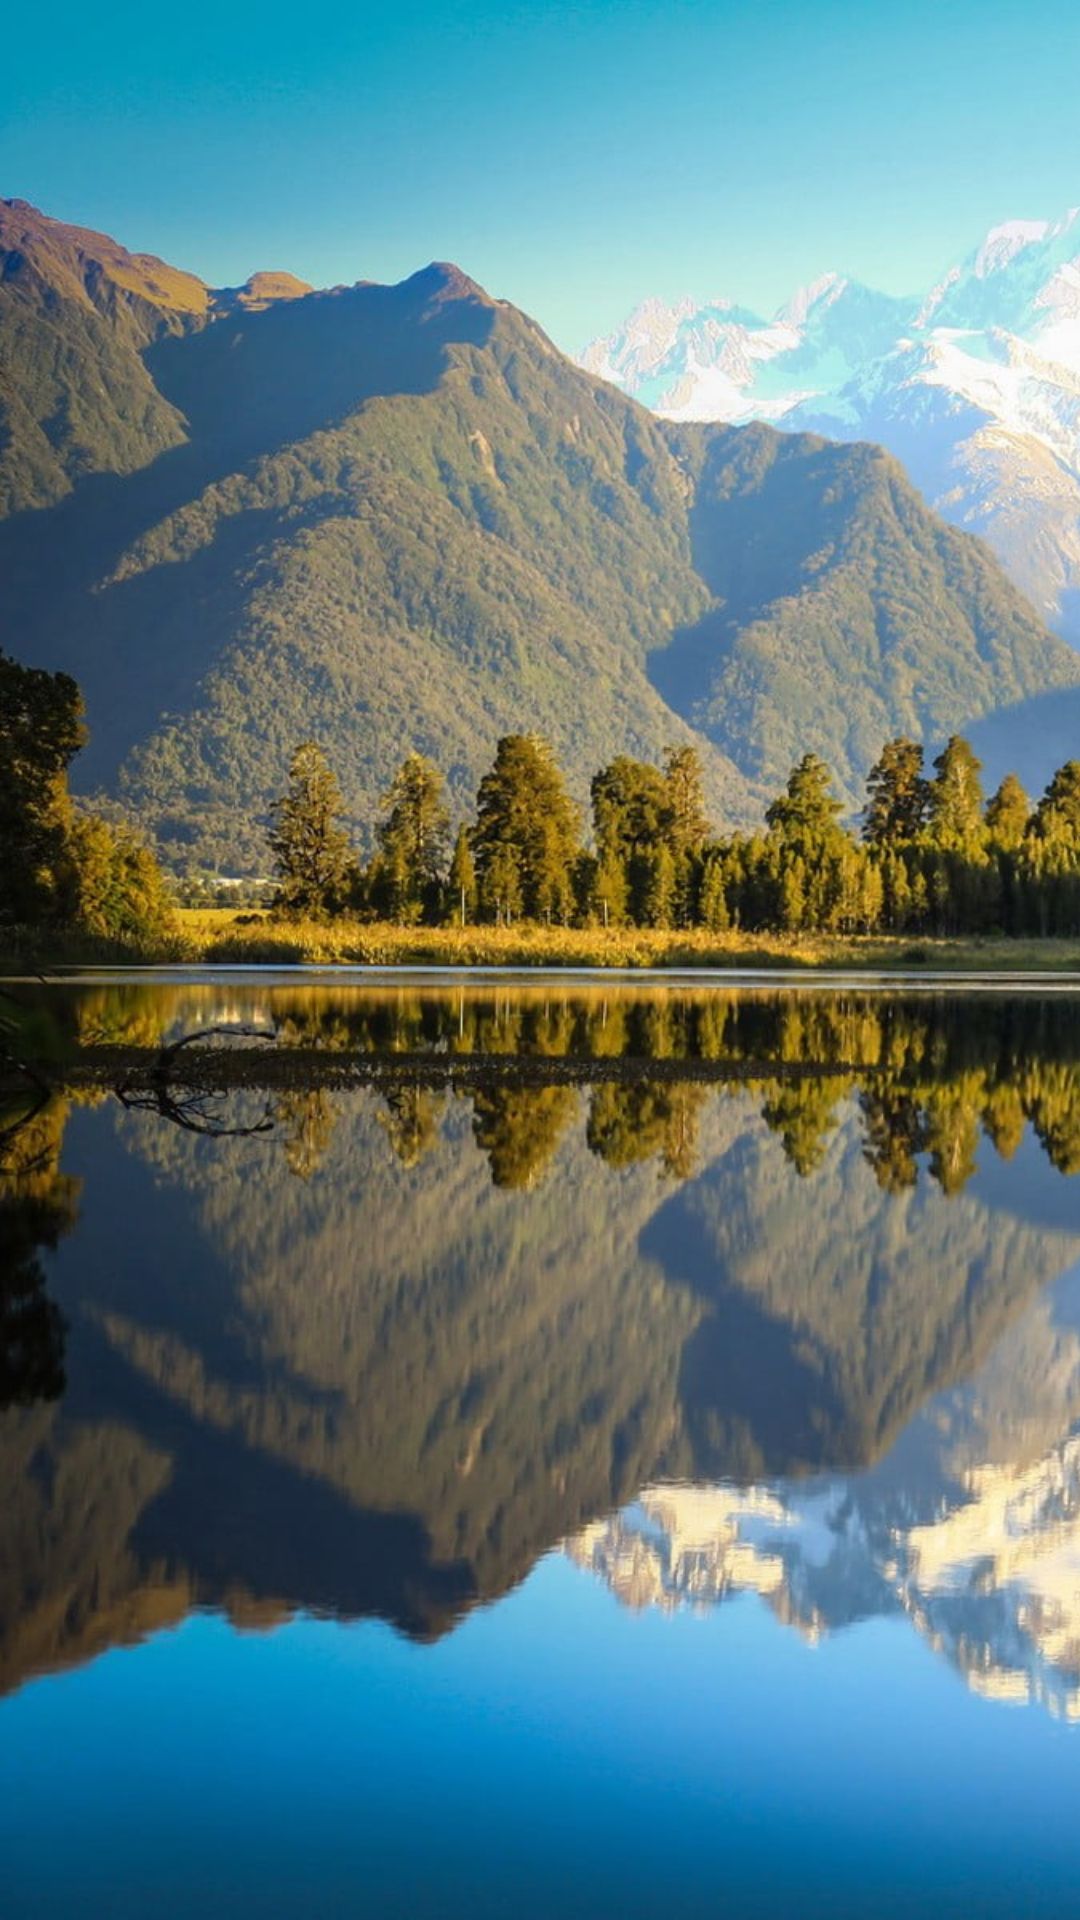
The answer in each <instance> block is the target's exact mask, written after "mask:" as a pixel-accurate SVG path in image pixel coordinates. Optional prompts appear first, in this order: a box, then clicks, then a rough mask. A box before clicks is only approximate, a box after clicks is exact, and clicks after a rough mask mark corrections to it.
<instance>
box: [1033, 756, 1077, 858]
mask: <svg viewBox="0 0 1080 1920" xmlns="http://www.w3.org/2000/svg"><path fill="white" fill-rule="evenodd" d="M1034 828H1035V832H1036V833H1037V834H1038V835H1039V837H1040V838H1041V839H1043V840H1051V839H1054V838H1057V837H1059V836H1061V835H1062V834H1063V833H1073V834H1080V760H1066V762H1065V765H1064V766H1063V767H1059V768H1058V770H1057V772H1056V773H1055V775H1054V777H1053V779H1052V780H1051V782H1050V785H1049V786H1048V787H1047V789H1046V792H1045V793H1044V794H1043V797H1042V799H1041V800H1040V801H1039V804H1038V806H1037V808H1036V810H1035V820H1034Z"/></svg>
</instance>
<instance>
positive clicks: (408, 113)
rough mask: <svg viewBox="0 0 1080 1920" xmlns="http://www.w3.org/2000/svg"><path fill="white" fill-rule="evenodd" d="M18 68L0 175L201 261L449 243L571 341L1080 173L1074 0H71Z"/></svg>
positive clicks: (775, 299) (834, 259)
mask: <svg viewBox="0 0 1080 1920" xmlns="http://www.w3.org/2000/svg"><path fill="white" fill-rule="evenodd" d="M3 67H4V71H3V80H2V84H0V193H4V194H7V195H11V196H21V197H23V198H25V199H29V200H33V201H34V202H36V203H37V204H38V205H40V206H42V207H44V208H45V210H46V211H48V212H51V213H55V214H57V215H59V216H61V217H64V218H67V219H70V220H74V221H78V222H80V223H82V224H85V225H90V226H98V227H101V228H104V229H105V230H106V231H108V232H111V233H113V234H115V236H116V237H117V238H118V239H121V240H123V241H124V242H125V244H127V245H128V246H130V247H132V248H135V249H142V250H145V251H150V252H156V253H160V254H162V255H164V256H165V257H166V258H168V259H171V260H173V261H174V262H175V263H176V264H177V265H180V266H186V267H189V268H191V269H192V270H194V271H195V272H197V273H200V274H202V275H203V277H204V278H205V279H207V280H209V281H211V282H213V283H214V284H228V283H233V282H236V281H239V280H243V279H245V278H246V277H247V275H248V274H249V273H250V272H251V271H253V270H254V269H255V268H259V267H286V268H290V269H291V270H292V271H294V272H296V273H299V274H301V275H302V276H303V277H304V278H306V279H308V280H311V281H313V282H315V283H317V284H319V285H326V284H333V283H336V282H338V281H351V280H356V279H360V278H367V279H378V280H388V279H399V278H401V277H402V275H404V274H406V273H408V272H411V271H412V270H413V269H414V268H415V267H417V266H420V265H423V264H424V263H425V262H426V261H428V260H429V259H433V258H437V259H453V260H456V261H457V262H458V263H459V264H460V265H461V266H463V267H465V268H466V270H467V271H468V272H470V273H471V274H472V275H473V276H474V278H476V279H478V280H480V281H482V282H483V283H484V284H485V285H486V286H487V287H488V288H489V289H490V291H491V292H493V293H496V294H501V295H504V296H506V297H507V298H510V299H513V300H515V301H517V302H518V304H519V305H521V306H524V307H525V308H527V309H528V310H529V311H530V312H532V313H533V314H535V316H536V317H537V318H538V319H539V320H540V321H541V322H542V323H543V324H544V325H545V326H546V327H547V328H548V329H549V331H550V332H551V333H552V334H553V335H554V337H555V338H556V340H558V342H559V343H560V344H561V345H563V346H565V347H567V348H570V349H573V348H576V347H578V346H580V345H582V344H583V343H584V341H585V340H586V339H587V338H588V337H589V336H590V335H592V334H593V333H595V332H598V331H601V330H604V329H606V328H608V327H609V326H611V325H613V324H614V323H615V322H616V321H617V320H619V319H621V318H622V317H623V315H624V313H625V311H626V310H627V308H628V307H629V306H630V305H631V304H632V303H633V302H634V301H635V300H636V299H637V298H638V297H639V296H640V295H642V294H643V293H646V292H656V293H660V294H663V295H666V296H670V295H673V294H676V293H679V292H691V293H695V294H698V295H706V294H719V293H726V294H728V295H730V296H733V297H737V298H738V299H740V300H741V301H743V302H745V303H746V304H749V305H753V306H757V307H759V308H761V309H765V310H772V309H773V308H774V307H775V306H776V305H778V304H779V302H780V301H782V300H783V299H785V298H786V297H787V295H788V294H789V293H790V292H791V290H792V289H793V287H794V286H795V285H797V284H798V283H800V282H802V281H805V280H807V279H811V278H813V277H815V276H816V275H817V274H818V273H819V272H821V271H823V270H824V269H826V268H829V267H835V268H838V269H840V270H841V271H844V272H848V273H853V274H855V275H856V276H858V277H860V278H862V279H866V280H868V281H870V282H872V283H874V284H876V285H878V286H880V287H883V288H886V289H888V290H890V291H894V292H907V291H910V290H912V289H914V288H918V287H921V286H923V285H924V284H926V283H928V282H929V281H931V280H933V279H934V278H936V276H937V275H938V273H939V272H940V271H941V269H942V268H943V267H944V266H946V265H947V264H949V262H950V261H951V260H952V259H954V258H955V257H958V256H961V255H963V254H964V253H966V252H967V251H968V250H969V248H970V247H972V246H973V245H975V244H976V242H977V241H978V239H979V238H980V237H981V235H982V233H983V231H984V230H985V229H986V228H987V227H988V226H990V225H992V224H994V223H996V222H997V221H999V220H1002V219H1007V218H1016V217H1049V216H1054V215H1057V214H1059V213H1061V212H1063V211H1064V209H1065V208H1066V207H1067V206H1069V205H1074V204H1076V203H1077V202H1078V201H1080V108H1078V103H1080V6H1078V5H1077V4H1076V0H1023V3H1021V0H981V4H979V3H978V0H934V3H933V4H930V3H929V0H905V4H903V5H889V4H884V0H859V3H856V0H815V3H814V4H810V3H809V0H801V3H795V0H757V3H756V4H752V3H751V0H579V4H576V5H568V4H548V3H547V0H532V4H523V0H474V4H467V3H466V0H442V3H437V0H412V4H409V3H408V0H400V3H399V4H397V5H393V6H391V5H382V4H373V3H372V0H353V3H352V4H343V3H342V0H320V3H319V4H311V5H307V6H304V5H303V4H298V3H297V0H288V4H285V0H263V3H262V4H261V5H255V4H252V0H213V3H212V4H211V3H210V0H186V3H185V4H183V5H179V6H173V7H168V8H164V7H157V6H148V5H146V4H145V0H139V3H138V4H137V5H133V4H131V0H98V4H96V5H94V4H91V0H81V3H80V4H78V5H73V4H71V0H59V4H58V5H54V6H44V5H41V4H38V5H23V6H21V7H17V8H12V10H11V13H10V15H9V18H8V20H7V23H6V26H5V29H4V40H3Z"/></svg>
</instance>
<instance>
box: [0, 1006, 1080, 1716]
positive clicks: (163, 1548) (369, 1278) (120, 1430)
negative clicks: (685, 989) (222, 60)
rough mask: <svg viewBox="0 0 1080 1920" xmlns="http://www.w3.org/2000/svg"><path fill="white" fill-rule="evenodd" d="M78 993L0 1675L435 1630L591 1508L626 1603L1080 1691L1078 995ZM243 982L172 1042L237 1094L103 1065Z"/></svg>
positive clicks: (27, 1396) (1032, 1685)
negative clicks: (908, 1651)
mask: <svg viewBox="0 0 1080 1920" xmlns="http://www.w3.org/2000/svg"><path fill="white" fill-rule="evenodd" d="M51 1005H52V1013H51V1017H52V1019H53V1020H54V1022H55V1025H56V1029H57V1034H58V1042H57V1047H58V1052H59V1053H61V1054H63V1052H64V1048H65V1047H66V1048H67V1060H68V1068H67V1072H68V1091H67V1094H66V1095H65V1096H64V1097H63V1098H58V1099H56V1100H55V1101H53V1102H52V1104H51V1105H50V1106H49V1107H48V1108H47V1109H46V1110H44V1111H39V1112H37V1113H34V1114H29V1115H24V1116H22V1118H21V1119H18V1117H16V1121H15V1122H13V1124H12V1127H11V1128H10V1129H9V1130H8V1133H7V1134H6V1136H5V1146H4V1156H5V1157H4V1161H3V1165H2V1169H0V1219H2V1222H3V1226H4V1268H3V1273H4V1280H3V1289H4V1290H3V1294H2V1296H0V1298H2V1301H3V1311H4V1315H5V1319H4V1334H3V1337H4V1345H3V1348H2V1354H3V1367H4V1373H3V1385H4V1392H5V1394H6V1398H7V1400H8V1401H11V1402H15V1403H16V1404H13V1405H10V1406H9V1407H8V1410H7V1412H6V1413H5V1414H4V1415H3V1418H2V1419H0V1472H2V1473H3V1481H4V1485H5V1487H6V1488H8V1489H9V1490H10V1497H9V1498H8V1500H7V1502H6V1504H5V1509H4V1512H3V1514H2V1515H0V1685H3V1686H5V1687H8V1688H10V1687H14V1686H17V1685H18V1684H19V1683H20V1682H21V1681H22V1680H24V1679H25V1678H27V1677H28V1676H29V1675H31V1674H33V1673H34V1672H39V1671H42V1670H44V1669H48V1668H51V1667H55V1666H59V1665H63V1664H67V1663H70V1662H73V1661H79V1660H83V1659H86V1658H88V1657H89V1656H91V1655H93V1654H94V1653H95V1652H97V1651H98V1650H99V1649H101V1648H104V1647H107V1646H110V1645H113V1644H116V1643H120V1642H124V1641H128V1640H131V1639H135V1638H138V1637H139V1636H140V1635H142V1634H143V1633H145V1632H146V1631H148V1630H150V1629H152V1628H154V1627H156V1626H158V1625H160V1624H161V1623H162V1622H164V1621H166V1620H171V1619H176V1618H179V1617H182V1616H183V1614H184V1613H186V1612H187V1611H188V1610H190V1609H191V1608H193V1607H204V1606H212V1607H217V1608H222V1609H224V1610H225V1611H226V1612H227V1613H228V1614H229V1615H230V1617H231V1618H233V1619H234V1620H235V1621H237V1622H239V1623H241V1624H247V1623H253V1624H265V1623H266V1622H268V1621H272V1620H274V1619H278V1618H281V1617H283V1616H284V1615H285V1614H287V1613H288V1612H289V1611H291V1610H293V1609H296V1608H308V1609H316V1610H321V1611H325V1612H328V1613H333V1614H339V1615H349V1616H356V1615H366V1614H375V1615H379V1616H381V1617H383V1618H386V1619H388V1620H390V1621H392V1622H393V1623H394V1624H395V1625H396V1626H398V1627H399V1628H400V1629H402V1630H403V1631H405V1632H407V1633H409V1634H412V1635H414V1636H416V1637H418V1638H426V1637H431V1636H434V1635H438V1634H440V1633H443V1632H445V1631H447V1630H448V1629H449V1628H451V1627H452V1626H453V1624H454V1622H455V1621H456V1620H458V1619H459V1618H460V1617H461V1615H462V1613H463V1611H465V1610H467V1609H468V1608H469V1607H470V1606H471V1605H473V1604H475V1603H476V1602H477V1601H479V1600H492V1599H494V1598H497V1597H498V1596H499V1595H500V1594H503V1593H505V1592H506V1591H507V1590H508V1588H510V1587H512V1586H513V1585H514V1584H515V1583H516V1582H517V1581H519V1580H520V1579H521V1578H523V1576H524V1575H525V1574H526V1573H527V1572H528V1571H529V1569H530V1567H531V1566H532V1565H533V1564H534V1562H535V1561H536V1559H537V1557H538V1556H539V1555H541V1554H543V1553H544V1552H545V1551H547V1550H548V1549H550V1548H551V1547H552V1546H553V1545H555V1544H556V1543H558V1542H559V1541H560V1540H562V1539H565V1538H567V1537H569V1538H570V1539H571V1540H572V1541H573V1545H572V1548H571V1551H572V1552H573V1553H574V1555H575V1556H576V1557H577V1558H578V1559H580V1560H582V1561H583V1562H584V1563H586V1564H588V1565H590V1566H592V1567H593V1568H594V1569H595V1571H596V1572H598V1573H599V1574H601V1575H602V1576H603V1577H604V1578H605V1579H606V1580H608V1581H609V1582H610V1583H611V1584H612V1586H613V1587H614V1588H615V1589H616V1591H618V1592H619V1593H620V1594H622V1595H624V1596H625V1597H627V1598H630V1599H633V1600H635V1601H640V1600H643V1599H650V1600H651V1599H656V1600H658V1601H661V1602H663V1603H665V1604H667V1603H670V1602H673V1601H675V1600H681V1599H683V1598H686V1599H691V1600H696V1601H712V1600H714V1599H718V1598H720V1597H722V1596H723V1595H724V1594H725V1593H728V1592H732V1591H739V1590H743V1589H746V1588H752V1589H753V1590H754V1591H756V1592H758V1593H760V1594H762V1595H763V1596H765V1597H766V1598H767V1600H768V1601H769V1604H770V1605H773V1606H775V1607H776V1608H777V1609H778V1610H779V1611H780V1612H781V1613H782V1614H783V1617H784V1618H787V1619H790V1620H792V1621H793V1622H795V1623H798V1624H800V1625H801V1626H802V1628H803V1629H804V1630H805V1631H806V1632H808V1633H810V1634H811V1635H812V1634H814V1633H818V1632H820V1631H822V1630H823V1629H825V1628H826V1627H832V1626H838V1625H841V1624H843V1623H844V1622H846V1621H848V1620H851V1619H855V1618H859V1617H862V1616H864V1615H866V1614H871V1613H875V1612H881V1611H893V1612H895V1611H899V1610H903V1611H904V1612H906V1613H907V1614H908V1615H909V1616H910V1618H911V1619H912V1620H913V1622H914V1623H915V1624H916V1625H917V1626H918V1628H919V1630H920V1631H921V1632H923V1633H925V1635H926V1637H927V1638H928V1640H929V1641H930V1642H931V1643H932V1644H933V1645H935V1646H936V1647H938V1648H939V1649H940V1650H941V1651H942V1652H943V1653H944V1654H946V1655H947V1656H948V1657H949V1658H950V1659H952V1660H954V1661H955V1662H956V1663H957V1664H958V1665H959V1666H960V1667H962V1668H963V1670H964V1671H965V1673H968V1674H969V1675H971V1676H974V1677H975V1678H979V1677H980V1676H981V1681H980V1683H981V1684H982V1685H983V1688H984V1691H989V1692H994V1691H996V1692H997V1693H1000V1694H1009V1693H1010V1692H1012V1693H1019V1692H1023V1693H1024V1697H1028V1696H1029V1695H1030V1697H1033V1698H1039V1699H1042V1700H1045V1701H1046V1702H1047V1703H1048V1704H1051V1705H1054V1706H1055V1707H1056V1708H1057V1709H1058V1710H1060V1711H1061V1712H1063V1713H1069V1714H1072V1713H1075V1712H1076V1711H1077V1701H1078V1700H1080V1693H1078V1686H1080V1679H1078V1676H1080V1665H1078V1657H1077V1648H1078V1646H1080V1569H1078V1568H1077V1565H1076V1549H1075V1546H1074V1545H1073V1544H1072V1534H1071V1531H1070V1529H1071V1526H1072V1518H1073V1513H1074V1507H1075V1498H1076V1487H1077V1475H1078V1472H1080V1467H1078V1462H1077V1454H1076V1448H1077V1446H1078V1445H1080V1441H1077V1440H1076V1439H1074V1437H1073V1429H1074V1426H1075V1423H1076V1422H1077V1421H1078V1420H1080V1345H1078V1336H1077V1333H1076V1331H1075V1328H1076V1326H1078V1325H1080V1313H1077V1312H1074V1306H1075V1305H1076V1303H1075V1301H1074V1298H1073V1294H1074V1292H1075V1288H1073V1290H1072V1291H1070V1289H1069V1286H1068V1285H1065V1284H1064V1283H1062V1282H1061V1276H1063V1275H1065V1274H1067V1273H1068V1271H1069V1270H1070V1269H1071V1268H1072V1267H1073V1266H1074V1265H1075V1264H1076V1262H1077V1261H1080V1208H1078V1206H1077V1203H1076V1194H1075V1191H1074V1189H1073V1186H1072V1184H1071V1181H1070V1179H1069V1178H1068V1176H1070V1175H1071V1174H1073V1173H1074V1172H1075V1171H1076V1170H1077V1169H1078V1168H1080V1002H1074V1001H1072V1000H1070V999H1068V998H1066V997H1058V998H1054V999H1049V998H1048V999H1039V998H1035V997H1032V998H1029V999H1009V998H1007V997H1004V996H1001V997H995V996H988V997H983V998H980V999H979V1000H978V1001H964V1000H960V999H956V998H952V997H940V998H934V997H925V996H919V997H916V996H911V997H909V998H886V997H884V996H880V995H876V996H875V995H870V994H860V993H858V992H850V993H847V992H846V993H843V994H839V995H832V996H830V995H826V994H817V995H800V996H798V997H793V996H785V995H783V994H780V993H775V992H773V993H765V992H763V993H759V994H756V995H744V996H740V995H737V994H734V993H716V994H706V993H698V994H696V995H690V996H689V997H687V996H679V995H675V994H672V993H663V992H659V993H658V992H652V993H648V992H647V993H645V994H641V995H638V994H635V993H633V992H632V991H625V992H621V993H620V992H615V991H612V990H606V989H605V990H603V991H596V992H592V993H588V992H585V991H584V990H581V991H577V992H576V993H563V992H559V993H555V994H553V993H552V991H551V990H550V989H543V990H541V989H533V990H531V991H527V992H525V993H524V994H522V995H520V996H518V997H517V998H515V996H514V995H512V994H510V993H509V992H507V991H505V990H500V991H498V992H494V991H487V992H480V993H477V994H473V995H462V994H456V993H442V994H439V993H435V992H432V993H428V994H423V993H408V994H405V993H394V994H387V993H383V994H363V993H358V992H355V991H354V992H352V993H347V994H344V995H342V994H337V993H331V992H329V991H328V992H326V993H325V994H319V993H314V992H312V990H310V989H305V990H297V989H292V988H290V989H284V990H275V991H274V992H271V993H268V992H267V991H266V990H261V991H256V990H254V989H247V988H242V987H239V986H238V987H236V988H229V989H228V990H224V989H222V988H221V987H214V988H212V989H210V990H209V991H207V992H203V993H202V994H200V993H199V992H198V991H197V990H196V989H194V988H185V989H167V990H156V989H154V990H146V989H144V990H138V989H133V988H123V989H116V990H112V989H88V990H73V991H71V992H68V993H65V994H64V995H62V996H60V997H59V998H58V999H57V1000H56V1001H55V1002H53V1003H51ZM224 1019H234V1020H238V1021H246V1022H251V1021H262V1022H266V1021H269V1020H272V1021H273V1023H274V1025H275V1027H276V1029H277V1032H278V1034H279V1039H280V1045H279V1046H278V1047H277V1048H276V1049H266V1048H259V1049H257V1050H254V1051H251V1052H249V1053H246V1054H244V1056H243V1058H240V1057H239V1056H238V1055H236V1054H235V1053H232V1052H230V1053H229V1054H228V1055H227V1056H222V1057H221V1058H217V1057H216V1056H215V1057H213V1058H211V1057H201V1058H200V1060H199V1062H198V1065H197V1066H191V1067H190V1068H188V1069H186V1071H188V1072H189V1073H190V1074H191V1075H192V1076H193V1077H194V1079H195V1080H196V1081H197V1082H198V1085H199V1092H200V1097H201V1098H206V1099H211V1100H212V1101H214V1102H216V1103H218V1104H217V1105H216V1106H215V1108H214V1112H213V1115H212V1118H213V1119H214V1122H215V1124H213V1125H212V1126H210V1127H209V1129H207V1128H202V1127H200V1128H199V1129H194V1130H193V1129H192V1128H190V1127H186V1126H183V1125H177V1124H173V1123H172V1122H171V1120H170V1116H169V1114H168V1111H167V1109H166V1108H165V1107H163V1106H162V1104H161V1103H160V1102H151V1103H150V1104H149V1105H148V1106H138V1105H132V1104H129V1105H127V1106H122V1105H121V1104H120V1103H119V1102H118V1101H117V1100H116V1099H115V1098H114V1096H113V1094H112V1093H111V1092H110V1076H113V1077H115V1076H117V1075H119V1074H121V1073H122V1074H123V1075H124V1076H126V1077H127V1079H128V1081H130V1077H131V1075H132V1074H134V1075H135V1077H136V1080H137V1079H138V1075H139V1073H140V1072H143V1071H144V1067H143V1066H141V1065H140V1057H141V1052H145V1054H146V1058H147V1059H148V1060H150V1061H152V1060H153V1059H154V1057H155V1054H156V1050H157V1049H158V1048H159V1047H160V1044H161V1041H162V1038H163V1037H164V1036H168V1035H172V1036H174V1037H175V1035H176V1034H177V1033H180V1032H184V1031H186V1030H188V1029H190V1028H192V1027H193V1026H195V1025H197V1024H199V1023H202V1024H207V1025H208V1024H213V1023H218V1022H221V1021H222V1020H224ZM76 1042H79V1043H80V1044H78V1045H76V1044H75V1043H76ZM185 1052H186V1053H187V1054H194V1053H196V1052H198V1049H194V1048H192V1049H187V1050H185ZM361 1068H362V1069H363V1071H362V1072H361ZM267 1117H269V1119H270V1122H271V1125H270V1127H269V1130H268V1131H263V1130H262V1126H263V1122H264V1120H265V1119H266V1118H267ZM61 1167H62V1168H63V1170H61ZM9 1329H10V1332H9ZM65 1329H66V1331H65ZM65 1371H66V1376H67V1384H66V1391H63V1392H61V1390H62V1388H63V1386H64V1372H65ZM58 1396H59V1397H58ZM612 1516H614V1517H612Z"/></svg>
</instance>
